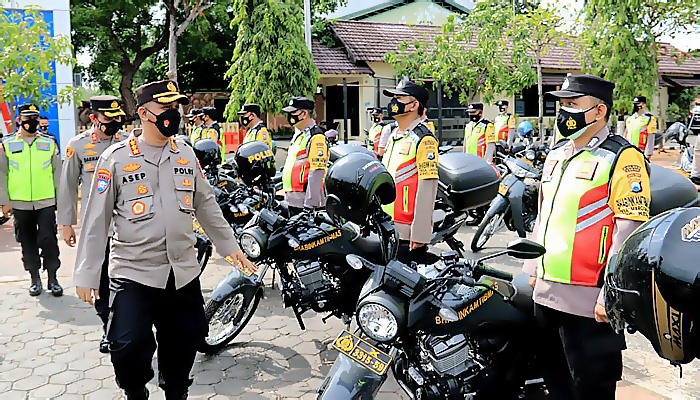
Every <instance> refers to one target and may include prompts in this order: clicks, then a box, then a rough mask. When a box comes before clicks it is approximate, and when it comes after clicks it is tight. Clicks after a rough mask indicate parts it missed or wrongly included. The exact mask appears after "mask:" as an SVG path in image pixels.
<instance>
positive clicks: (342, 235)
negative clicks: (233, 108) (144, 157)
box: [200, 145, 398, 354]
mask: <svg viewBox="0 0 700 400" xmlns="http://www.w3.org/2000/svg"><path fill="white" fill-rule="evenodd" d="M244 146H247V145H244ZM244 146H241V149H239V153H240V152H241V150H243V149H244ZM249 159H250V158H248V159H245V160H242V161H238V165H239V167H241V164H242V163H244V162H245V161H246V160H249ZM272 163H273V158H272V157H269V158H266V159H263V160H257V161H255V160H254V161H253V162H251V163H250V165H249V166H247V167H246V168H245V171H244V170H243V169H242V170H241V171H240V175H241V177H244V176H245V175H257V176H262V177H264V178H265V179H267V180H269V179H271V178H272V176H273V175H274V166H273V165H272ZM325 187H326V192H327V202H326V209H327V210H328V211H327V212H326V211H314V210H305V211H304V212H302V213H300V214H298V215H295V216H293V217H291V218H288V217H286V216H285V215H283V214H282V213H279V212H276V211H275V210H274V209H273V208H271V207H265V208H263V209H262V210H260V212H259V213H257V214H256V215H255V216H254V217H253V219H252V220H251V222H250V223H249V224H248V226H247V227H246V228H245V229H244V230H243V232H242V233H241V235H240V236H239V243H240V245H241V249H242V250H243V251H244V252H245V254H246V256H247V257H248V259H250V260H251V261H253V262H255V263H256V264H257V265H258V267H259V270H258V271H257V272H254V271H249V270H245V269H243V268H242V267H240V266H239V268H240V269H234V270H233V271H232V272H231V274H230V275H229V276H227V277H226V278H225V279H224V280H222V281H221V282H220V283H219V285H218V286H217V287H216V288H215V289H214V290H213V292H212V294H211V296H210V298H209V300H208V301H207V302H206V305H205V315H206V319H207V322H208V324H209V334H208V336H207V338H206V339H205V343H204V344H203V345H202V347H201V348H200V351H202V352H204V353H207V354H214V353H216V352H218V351H219V350H221V349H222V348H224V347H225V346H226V345H227V344H228V343H230V342H231V341H232V340H233V339H234V338H235V337H236V336H237V335H238V334H239V333H240V332H241V331H242V330H243V328H244V327H245V326H246V324H247V323H248V321H249V320H250V318H251V317H252V316H253V314H254V313H255V310H256V308H257V306H258V303H259V301H260V298H261V297H262V295H263V278H264V277H265V275H266V273H267V272H268V271H269V270H270V269H273V270H275V271H277V274H276V275H279V280H278V286H279V289H280V291H281V295H282V300H283V303H284V305H285V307H291V308H292V310H293V311H294V314H295V316H296V318H297V321H298V322H299V326H300V327H301V328H302V329H304V328H305V326H304V322H303V320H302V314H303V313H304V312H306V311H308V310H313V311H315V312H318V313H329V315H328V316H327V317H326V318H328V317H330V316H336V317H338V318H341V319H343V320H344V321H346V322H348V321H350V316H351V315H352V313H353V312H354V311H355V307H354V303H355V300H357V296H358V295H359V289H360V287H361V284H362V283H363V282H365V281H366V280H367V278H368V277H369V271H362V270H359V271H358V270H354V269H352V268H350V267H349V266H348V265H347V263H346V262H345V256H346V255H347V254H360V255H362V256H363V257H364V258H366V259H369V260H373V261H374V262H379V263H386V262H388V261H389V260H391V259H392V258H394V256H395V254H396V251H397V249H398V237H397V234H396V231H395V229H394V225H393V222H392V221H391V218H390V217H389V216H388V215H387V214H386V213H384V212H383V211H382V210H381V204H384V203H388V202H391V201H393V198H394V196H395V188H394V182H393V179H392V178H391V175H390V174H389V173H388V172H387V171H386V169H385V168H384V167H383V166H382V165H381V163H379V161H377V160H376V158H374V157H372V156H368V155H366V154H352V155H349V156H347V157H345V158H343V159H342V160H339V161H337V162H336V163H334V164H333V165H332V166H331V167H330V169H329V170H328V172H327V175H326V179H325ZM346 207H347V208H349V207H352V208H353V209H354V210H356V211H357V212H358V215H362V216H363V217H362V218H361V219H356V220H353V221H345V220H341V219H338V218H334V217H333V216H334V215H335V213H334V210H336V209H338V208H346Z"/></svg>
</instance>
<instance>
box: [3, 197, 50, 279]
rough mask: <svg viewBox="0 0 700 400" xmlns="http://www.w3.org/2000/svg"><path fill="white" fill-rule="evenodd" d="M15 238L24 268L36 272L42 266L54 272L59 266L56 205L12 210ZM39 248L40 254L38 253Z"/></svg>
mask: <svg viewBox="0 0 700 400" xmlns="http://www.w3.org/2000/svg"><path fill="white" fill-rule="evenodd" d="M13 213H14V216H15V239H17V242H19V244H20V245H21V247H22V262H23V263H24V269H25V270H26V271H30V272H38V271H39V269H41V266H42V260H41V259H42V258H43V266H44V269H45V270H46V271H49V272H55V271H57V270H58V268H59V267H60V266H61V261H60V260H59V258H58V256H59V251H58V236H57V234H58V232H57V231H56V206H51V207H46V208H42V209H39V210H13ZM39 249H41V255H39Z"/></svg>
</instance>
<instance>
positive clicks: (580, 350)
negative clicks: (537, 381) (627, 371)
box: [535, 304, 626, 400]
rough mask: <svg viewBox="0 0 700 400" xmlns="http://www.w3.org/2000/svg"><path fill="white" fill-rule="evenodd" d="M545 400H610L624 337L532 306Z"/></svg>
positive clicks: (587, 320) (619, 373)
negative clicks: (545, 388)
mask: <svg viewBox="0 0 700 400" xmlns="http://www.w3.org/2000/svg"><path fill="white" fill-rule="evenodd" d="M535 318H536V320H537V323H538V325H539V327H540V328H541V333H540V337H541V338H542V341H541V342H540V343H539V348H540V349H542V351H540V352H539V353H538V357H541V361H542V362H541V365H542V368H543V370H544V371H543V372H544V379H545V383H546V384H547V388H548V390H549V399H555V400H559V399H561V400H564V399H566V400H588V399H596V400H614V399H615V389H616V384H617V381H619V380H620V379H622V350H624V349H625V348H626V345H625V337H624V336H623V335H621V334H620V335H618V334H616V333H615V331H613V329H612V328H611V327H610V324H606V323H600V322H596V321H595V319H593V318H586V317H581V316H578V315H573V314H567V313H564V312H561V311H557V310H554V309H552V308H549V307H545V306H541V305H539V304H537V305H535Z"/></svg>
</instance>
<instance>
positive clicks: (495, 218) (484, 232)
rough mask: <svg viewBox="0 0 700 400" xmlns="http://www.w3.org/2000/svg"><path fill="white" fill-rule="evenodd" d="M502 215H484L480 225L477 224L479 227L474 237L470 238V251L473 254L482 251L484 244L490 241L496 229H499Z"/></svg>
mask: <svg viewBox="0 0 700 400" xmlns="http://www.w3.org/2000/svg"><path fill="white" fill-rule="evenodd" d="M503 215H504V214H503V213H502V212H500V213H495V214H493V215H486V216H485V217H484V219H483V220H481V223H480V224H479V227H478V228H477V229H476V233H475V234H474V237H473V238H472V245H471V248H472V251H473V252H474V253H477V252H479V250H481V249H483V248H484V246H486V242H488V241H489V239H491V236H493V235H494V234H495V233H496V232H497V231H498V229H499V228H500V225H501V221H503Z"/></svg>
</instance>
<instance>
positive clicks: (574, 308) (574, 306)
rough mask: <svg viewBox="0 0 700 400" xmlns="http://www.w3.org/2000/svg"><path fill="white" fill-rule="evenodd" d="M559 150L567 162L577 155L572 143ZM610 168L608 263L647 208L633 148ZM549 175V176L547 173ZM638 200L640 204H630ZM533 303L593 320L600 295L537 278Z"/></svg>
mask: <svg viewBox="0 0 700 400" xmlns="http://www.w3.org/2000/svg"><path fill="white" fill-rule="evenodd" d="M609 134H610V132H609V131H608V128H607V127H606V128H603V129H602V130H601V131H600V132H598V133H597V134H596V135H595V136H594V137H593V138H591V140H590V141H589V143H588V145H586V146H584V147H583V148H582V149H581V150H592V149H595V148H597V147H598V146H600V145H601V144H602V143H603V141H604V140H605V139H606V138H607V137H608V135H609ZM563 150H564V152H565V155H566V158H567V159H571V157H573V156H574V155H575V154H576V152H577V149H575V147H574V142H573V141H571V140H569V141H568V142H567V143H566V144H564V145H563ZM546 164H547V163H546V162H545V165H546ZM614 168H615V169H614V171H613V174H612V178H611V181H610V196H609V199H608V205H609V206H610V208H611V209H612V211H613V212H614V221H615V226H614V229H613V238H612V246H611V248H610V250H609V252H608V259H609V257H610V255H613V254H615V253H617V251H618V250H619V249H620V247H621V245H622V243H623V242H624V241H625V239H626V238H627V237H628V236H629V235H630V234H631V233H632V232H633V231H634V230H635V229H637V227H639V226H640V225H641V224H642V223H644V222H645V221H647V220H648V219H649V204H650V201H651V197H650V182H649V175H648V174H647V173H646V172H645V171H646V162H645V159H644V156H643V155H642V154H641V153H640V152H639V151H637V150H635V149H634V148H628V149H626V150H623V152H622V154H620V156H619V158H618V159H617V162H616V164H615V166H614ZM546 169H547V167H546V166H545V171H544V172H543V177H542V179H547V175H548V173H547V171H546ZM549 174H551V171H550V172H549ZM540 196H541V191H540ZM640 198H641V199H642V201H633V200H635V199H637V200H639V199H640ZM541 203H542V198H541V197H540V199H539V205H538V209H539V208H540V207H541ZM640 204H641V205H643V204H646V207H644V206H640ZM539 217H540V214H538V218H537V222H536V226H535V229H534V232H533V234H532V237H537V231H538V229H539V226H540V225H539V224H540V220H539ZM596 251H597V249H596ZM523 271H524V272H526V273H528V274H529V275H530V276H536V275H537V260H536V259H535V260H526V261H525V263H524V265H523ZM533 299H534V301H535V302H536V303H537V304H541V305H544V306H547V307H549V308H553V309H555V310H558V311H562V312H565V313H569V314H574V315H580V316H583V317H589V318H594V309H595V305H596V303H598V304H604V303H603V299H604V297H603V291H602V290H601V288H599V287H590V286H580V285H569V284H564V283H558V282H552V281H546V280H543V279H539V278H538V279H537V283H536V284H535V289H534V292H533Z"/></svg>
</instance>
